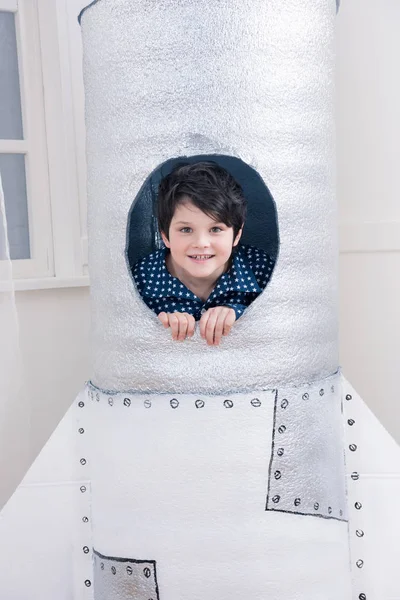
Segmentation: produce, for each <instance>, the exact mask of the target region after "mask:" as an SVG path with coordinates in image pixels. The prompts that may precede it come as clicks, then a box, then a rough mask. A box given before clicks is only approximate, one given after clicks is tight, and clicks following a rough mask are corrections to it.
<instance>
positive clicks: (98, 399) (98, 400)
mask: <svg viewBox="0 0 400 600" xmlns="http://www.w3.org/2000/svg"><path fill="white" fill-rule="evenodd" d="M96 400H97V402H100V396H99V394H98V393H97V394H96Z"/></svg>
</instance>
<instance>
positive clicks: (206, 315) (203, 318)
mask: <svg viewBox="0 0 400 600" xmlns="http://www.w3.org/2000/svg"><path fill="white" fill-rule="evenodd" d="M210 314H211V313H210V310H208V311H207V312H205V313H204V314H203V315H202V316H201V318H200V335H201V337H202V338H205V337H206V327H207V322H208V319H209V318H210Z"/></svg>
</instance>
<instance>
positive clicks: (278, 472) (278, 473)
mask: <svg viewBox="0 0 400 600" xmlns="http://www.w3.org/2000/svg"><path fill="white" fill-rule="evenodd" d="M274 477H275V479H280V478H281V477H282V473H281V472H280V471H275V473H274Z"/></svg>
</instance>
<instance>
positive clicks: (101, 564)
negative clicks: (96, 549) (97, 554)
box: [100, 562, 104, 571]
mask: <svg viewBox="0 0 400 600" xmlns="http://www.w3.org/2000/svg"><path fill="white" fill-rule="evenodd" d="M100 569H101V570H102V571H104V563H103V562H102V563H100Z"/></svg>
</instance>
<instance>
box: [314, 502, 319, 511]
mask: <svg viewBox="0 0 400 600" xmlns="http://www.w3.org/2000/svg"><path fill="white" fill-rule="evenodd" d="M318 509H319V503H318V502H316V503H315V504H314V510H318Z"/></svg>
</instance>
